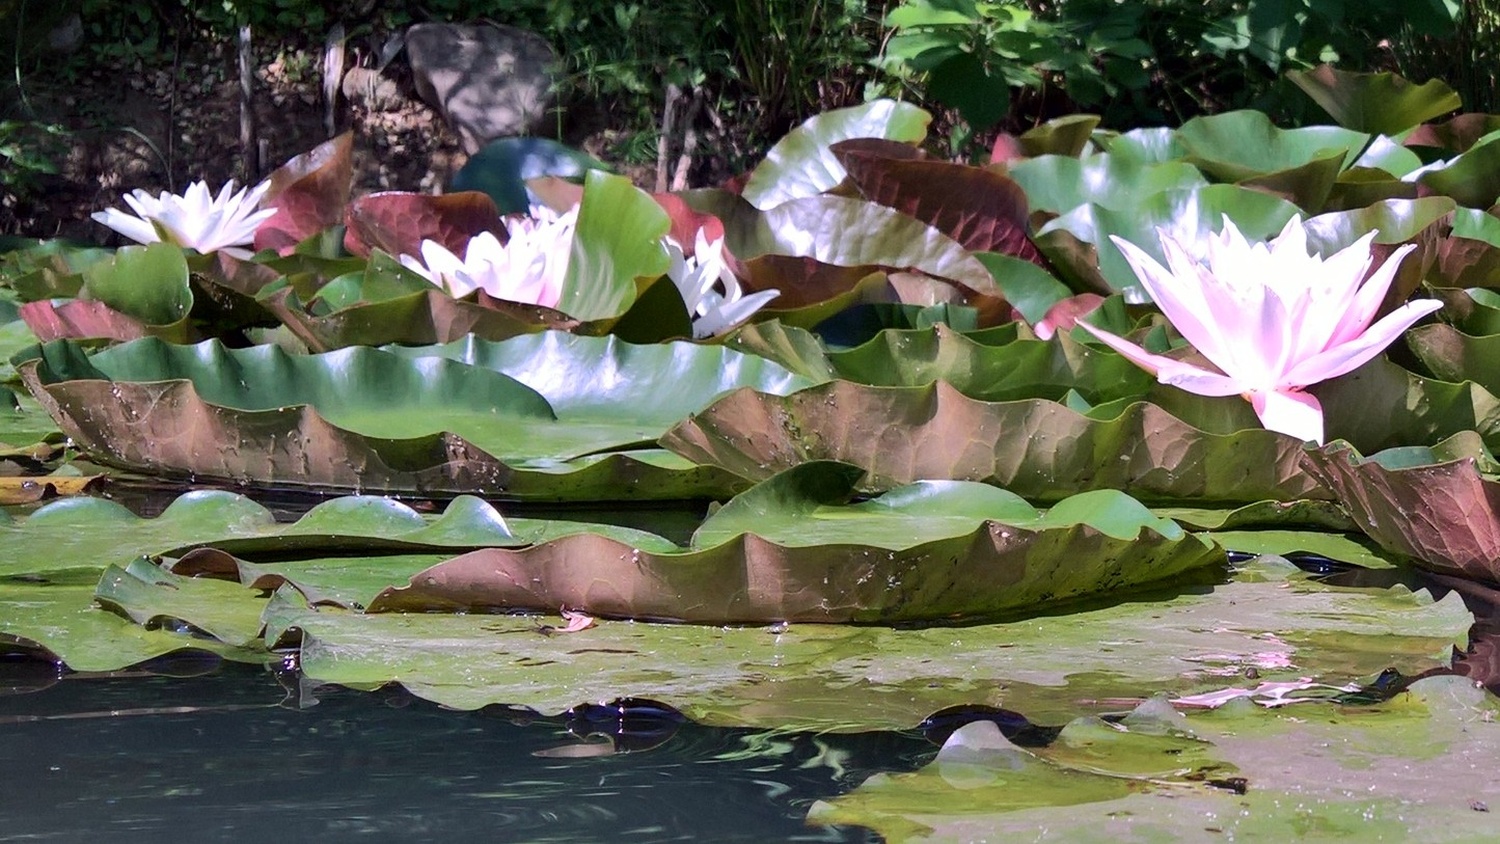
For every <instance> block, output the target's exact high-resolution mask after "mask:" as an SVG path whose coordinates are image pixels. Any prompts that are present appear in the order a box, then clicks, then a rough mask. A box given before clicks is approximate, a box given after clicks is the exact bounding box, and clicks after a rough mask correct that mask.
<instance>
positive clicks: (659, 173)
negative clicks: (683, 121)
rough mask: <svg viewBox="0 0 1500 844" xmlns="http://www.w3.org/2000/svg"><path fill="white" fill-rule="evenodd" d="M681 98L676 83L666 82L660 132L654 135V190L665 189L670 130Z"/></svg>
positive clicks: (670, 149) (669, 149)
mask: <svg viewBox="0 0 1500 844" xmlns="http://www.w3.org/2000/svg"><path fill="white" fill-rule="evenodd" d="M681 100H682V89H681V88H679V87H677V83H675V82H668V83H667V95H666V97H664V98H663V102H662V107H661V134H659V135H657V136H656V192H657V193H665V192H666V190H667V176H668V172H667V166H668V163H667V159H668V158H670V157H671V154H672V132H673V130H674V129H675V128H676V124H677V103H678V102H679V101H681Z"/></svg>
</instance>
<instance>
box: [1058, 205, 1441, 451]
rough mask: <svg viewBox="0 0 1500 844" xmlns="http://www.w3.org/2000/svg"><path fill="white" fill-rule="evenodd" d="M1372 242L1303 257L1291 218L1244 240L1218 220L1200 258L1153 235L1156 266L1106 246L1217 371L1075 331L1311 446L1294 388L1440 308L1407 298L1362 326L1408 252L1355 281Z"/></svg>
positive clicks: (1125, 248)
mask: <svg viewBox="0 0 1500 844" xmlns="http://www.w3.org/2000/svg"><path fill="white" fill-rule="evenodd" d="M1375 234H1376V233H1375V232H1370V233H1369V234H1366V235H1365V236H1364V237H1362V238H1360V239H1359V240H1357V241H1355V242H1354V243H1353V244H1351V245H1349V246H1347V247H1345V248H1344V249H1342V250H1340V251H1339V252H1337V253H1336V254H1334V255H1332V256H1330V257H1328V258H1322V257H1319V256H1315V255H1310V254H1309V253H1308V251H1307V232H1306V231H1305V230H1304V229H1303V225H1302V220H1301V219H1300V218H1298V217H1293V218H1292V220H1291V221H1290V222H1288V223H1287V224H1286V227H1285V228H1283V229H1282V230H1281V234H1279V235H1277V236H1276V237H1275V238H1274V239H1273V240H1271V241H1269V242H1267V243H1255V244H1251V243H1248V242H1247V241H1246V240H1245V237H1244V235H1242V234H1241V233H1240V231H1239V229H1237V228H1235V226H1234V223H1232V222H1231V221H1230V220H1229V219H1228V218H1227V217H1226V218H1225V220H1224V231H1223V232H1222V233H1221V234H1219V235H1216V236H1214V237H1211V238H1209V240H1208V243H1207V248H1206V250H1204V251H1203V255H1204V257H1203V258H1201V259H1195V258H1193V257H1192V255H1191V252H1190V250H1189V249H1188V247H1187V246H1186V245H1184V244H1183V243H1181V242H1179V241H1178V240H1177V239H1176V238H1174V237H1172V236H1171V235H1170V234H1167V233H1165V232H1162V231H1160V230H1158V232H1157V235H1158V237H1159V238H1160V239H1161V246H1162V250H1163V251H1164V252H1165V253H1166V257H1167V266H1166V267H1163V266H1162V265H1161V264H1159V263H1157V261H1156V259H1154V258H1152V257H1151V256H1150V255H1147V254H1146V253H1145V252H1144V251H1143V250H1141V249H1140V248H1139V247H1137V246H1136V245H1135V244H1133V243H1130V242H1128V241H1125V240H1122V239H1120V238H1117V237H1115V238H1112V240H1114V242H1115V245H1116V246H1118V247H1119V248H1120V251H1121V252H1123V253H1124V254H1125V260H1126V261H1128V262H1130V267H1131V269H1133V270H1134V271H1135V274H1136V276H1137V277H1139V278H1140V280H1141V283H1142V284H1143V285H1144V286H1145V287H1146V290H1147V291H1148V292H1149V293H1150V294H1151V298H1152V299H1154V300H1155V301H1156V304H1157V306H1158V307H1159V308H1161V311H1162V313H1163V314H1164V315H1166V318H1167V320H1168V321H1169V322H1171V323H1172V326H1173V327H1174V328H1176V329H1177V332H1178V333H1179V334H1181V335H1182V336H1183V338H1184V339H1186V340H1187V341H1188V342H1189V343H1190V344H1192V345H1193V347H1194V348H1196V349H1197V350H1198V351H1199V352H1200V353H1201V354H1202V355H1203V356H1204V357H1205V358H1207V359H1208V360H1209V361H1210V362H1211V363H1212V364H1213V365H1214V366H1216V367H1218V370H1217V371H1215V370H1211V369H1206V368H1204V367H1201V366H1195V365H1193V364H1191V363H1185V362H1183V361H1178V360H1174V359H1172V358H1169V357H1165V356H1163V355H1155V354H1151V353H1150V352H1147V351H1146V350H1145V349H1143V348H1141V347H1140V346H1137V345H1136V344H1134V343H1131V342H1129V341H1127V340H1124V339H1122V338H1120V337H1117V336H1115V335H1114V334H1111V333H1109V332H1107V331H1103V330H1101V329H1098V328H1095V327H1094V326H1092V325H1088V324H1087V323H1085V322H1082V321H1080V322H1079V323H1078V324H1079V325H1081V326H1083V328H1084V329H1085V330H1087V331H1088V332H1089V333H1091V334H1093V335H1094V336H1095V337H1098V338H1099V339H1100V340H1101V341H1103V342H1104V343H1105V344H1106V345H1108V346H1109V347H1110V348H1112V349H1114V350H1115V351H1117V352H1119V353H1120V354H1122V355H1124V356H1125V357H1126V358H1128V359H1129V360H1130V361H1131V362H1132V363H1134V364H1136V365H1137V366H1139V367H1141V368H1142V369H1145V370H1146V371H1148V372H1150V373H1152V374H1153V375H1155V376H1156V377H1157V380H1158V381H1160V382H1161V383H1163V384H1171V385H1173V386H1176V387H1180V388H1182V389H1184V390H1187V391H1188V392H1191V393H1197V394H1199V395H1203V396H1232V395H1236V394H1238V395H1242V396H1244V397H1245V398H1246V399H1248V400H1249V401H1250V404H1251V405H1252V406H1253V407H1254V408H1255V413H1256V415H1257V416H1259V417H1260V421H1261V424H1263V425H1265V426H1266V427H1267V428H1268V429H1270V430H1273V431H1279V432H1281V433H1284V434H1290V435H1292V436H1294V437H1298V438H1299V439H1302V440H1312V441H1314V442H1317V443H1319V444H1321V443H1322V442H1323V408H1322V406H1321V405H1320V404H1319V403H1318V400H1317V399H1316V398H1314V397H1313V396H1311V395H1309V394H1308V393H1306V392H1304V391H1303V388H1305V387H1307V386H1309V385H1312V384H1316V383H1318V382H1319V381H1325V380H1327V379H1329V378H1335V377H1337V376H1339V375H1343V374H1345V373H1347V372H1351V371H1353V370H1354V369H1356V368H1358V367H1360V366H1362V365H1363V364H1365V363H1366V362H1368V361H1369V360H1370V359H1371V358H1373V357H1375V356H1376V355H1377V354H1379V353H1380V352H1381V350H1383V349H1384V348H1385V347H1386V346H1388V345H1390V344H1391V343H1392V342H1393V341H1394V340H1395V339H1396V338H1397V337H1400V336H1401V334H1402V332H1404V331H1406V329H1408V328H1410V327H1411V326H1412V324H1413V323H1415V322H1416V321H1417V320H1419V319H1421V318H1422V317H1424V316H1426V315H1427V314H1430V313H1432V312H1433V311H1435V310H1438V309H1439V308H1440V307H1442V303H1440V302H1438V301H1437V300H1433V299H1420V300H1416V301H1412V302H1407V303H1406V304H1404V305H1402V306H1401V307H1399V308H1397V309H1396V310H1394V311H1392V312H1391V313H1389V314H1387V315H1386V316H1384V317H1383V318H1381V319H1380V320H1379V321H1378V322H1374V324H1371V323H1372V321H1373V320H1374V318H1375V312H1376V310H1378V309H1379V307H1380V303H1381V300H1382V299H1384V298H1385V294H1386V291H1387V290H1388V289H1389V288H1390V286H1391V281H1392V280H1393V279H1394V278H1395V275H1396V269H1397V267H1398V266H1399V265H1400V263H1401V259H1402V258H1404V257H1406V255H1407V254H1408V253H1409V252H1411V251H1412V250H1413V249H1415V248H1416V247H1414V246H1411V245H1407V246H1403V247H1401V248H1400V249H1397V250H1396V251H1395V253H1394V254H1393V255H1391V257H1390V258H1388V259H1387V260H1386V262H1385V263H1384V264H1382V265H1381V266H1380V268H1379V269H1377V270H1376V271H1375V272H1374V273H1371V274H1370V277H1369V278H1368V279H1365V273H1366V272H1367V271H1368V270H1369V268H1370V264H1371V262H1372V260H1373V259H1372V257H1371V255H1370V244H1371V242H1372V241H1373V240H1374V239H1375ZM1362 280H1363V281H1362Z"/></svg>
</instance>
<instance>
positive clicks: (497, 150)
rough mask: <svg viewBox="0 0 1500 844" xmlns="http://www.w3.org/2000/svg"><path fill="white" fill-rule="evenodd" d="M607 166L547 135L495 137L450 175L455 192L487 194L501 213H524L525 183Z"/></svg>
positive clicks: (527, 204) (526, 200)
mask: <svg viewBox="0 0 1500 844" xmlns="http://www.w3.org/2000/svg"><path fill="white" fill-rule="evenodd" d="M591 170H608V167H607V166H606V165H605V164H604V163H602V162H600V161H599V160H597V159H595V158H594V157H593V156H591V155H588V154H587V153H584V152H580V151H579V150H576V149H573V148H572V147H569V146H565V145H563V144H560V143H558V142H557V141H553V140H550V139H548V138H497V139H495V140H493V141H490V142H489V143H487V144H485V145H484V147H483V148H482V149H480V150H479V152H477V153H475V154H474V155H473V156H471V157H470V158H469V160H468V161H467V162H465V163H464V166H463V167H461V168H459V170H458V172H457V173H454V174H453V184H452V186H451V187H452V188H453V190H456V191H467V190H476V191H483V192H484V193H486V194H488V195H489V197H490V198H491V199H493V200H494V201H495V204H496V205H497V206H498V207H499V209H500V213H502V214H524V213H526V211H527V210H528V209H529V207H530V206H531V204H532V200H531V198H530V195H529V193H528V192H527V190H526V182H527V181H528V180H530V179H537V178H541V177H543V176H558V177H561V178H565V179H577V178H581V177H583V176H585V175H587V174H588V173H589V171H591Z"/></svg>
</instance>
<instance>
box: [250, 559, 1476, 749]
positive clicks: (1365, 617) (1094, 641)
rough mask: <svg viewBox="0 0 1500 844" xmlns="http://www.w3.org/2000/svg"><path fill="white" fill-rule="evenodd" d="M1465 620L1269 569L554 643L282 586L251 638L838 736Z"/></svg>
mask: <svg viewBox="0 0 1500 844" xmlns="http://www.w3.org/2000/svg"><path fill="white" fill-rule="evenodd" d="M1471 619H1472V617H1471V616H1470V615H1469V613H1468V612H1467V611H1466V610H1465V609H1464V608H1463V604H1462V601H1461V600H1460V599H1459V597H1458V596H1457V595H1449V596H1448V597H1446V598H1445V599H1443V600H1442V601H1440V602H1437V603H1436V604H1434V603H1433V602H1432V599H1431V597H1430V596H1428V595H1427V594H1426V593H1416V594H1413V593H1410V592H1407V591H1406V590H1404V589H1401V588H1399V587H1398V588H1395V589H1392V590H1389V591H1384V590H1353V589H1340V588H1337V587H1330V586H1323V585H1320V584H1316V583H1314V582H1312V581H1310V580H1308V579H1307V578H1306V577H1305V576H1303V575H1301V574H1300V573H1298V572H1297V571H1296V570H1295V569H1294V568H1292V567H1291V566H1289V565H1285V564H1271V563H1267V564H1264V565H1262V566H1261V567H1260V568H1257V569H1254V570H1251V571H1247V572H1246V576H1245V577H1244V578H1243V579H1236V580H1234V581H1232V582H1230V583H1228V584H1221V585H1218V586H1214V587H1212V588H1202V587H1198V588H1194V589H1190V590H1187V591H1183V592H1179V593H1176V594H1168V595H1163V596H1161V597H1158V598H1155V599H1151V600H1142V601H1137V602H1111V603H1110V604H1109V605H1107V606H1096V607H1085V608H1079V609H1078V610H1077V611H1075V612H1073V613H1069V614H1062V615H1051V616H1042V617H1038V618H1032V619H1028V620H1026V621H1020V622H1014V623H1007V624H989V625H982V626H974V627H964V628H940V627H934V628H925V629H890V628H879V627H847V626H840V625H823V624H807V625H795V624H794V625H792V626H790V627H789V628H787V629H785V630H782V629H780V628H776V629H773V630H767V629H764V628H734V627H730V628H725V627H711V626H695V625H657V624H645V623H641V622H630V623H622V622H611V621H607V620H601V621H600V622H599V623H598V624H597V625H596V626H595V627H593V628H591V629H589V630H587V631H584V632H583V633H579V634H573V635H562V636H553V635H547V634H546V633H545V632H543V630H541V629H540V625H539V623H538V620H537V619H534V618H533V619H526V618H516V617H507V616H497V615H489V616H486V615H476V614H469V615H457V616H455V615H446V614H441V613H355V612H350V611H347V610H340V609H336V608H327V607H325V608H317V609H311V608H308V607H307V606H306V604H305V602H303V601H302V600H301V599H300V598H299V597H298V596H296V594H295V593H288V592H286V591H285V590H283V592H282V593H278V595H277V596H275V597H273V599H272V601H271V604H270V606H268V607H267V610H266V615H265V621H266V623H267V630H266V637H267V641H268V642H269V641H278V640H279V641H282V642H291V643H295V642H297V641H299V639H300V643H301V647H300V657H301V666H302V669H303V671H304V672H305V673H306V674H307V675H308V677H309V678H311V679H313V680H318V681H323V682H333V683H342V684H346V685H351V686H355V687H361V688H369V687H371V686H373V685H378V684H381V683H385V682H399V683H401V684H402V685H404V686H405V687H406V688H408V689H410V690H411V691H413V692H414V693H416V694H418V695H420V696H423V697H426V698H429V699H431V700H436V701H438V702H441V703H443V704H445V705H448V706H453V707H458V708H463V709H473V708H478V707H480V706H484V705H487V704H491V703H509V704H516V705H523V706H530V707H532V708H534V709H536V710H538V711H540V712H543V713H556V712H560V711H562V710H564V709H567V708H568V707H571V706H573V705H575V704H576V703H578V702H579V701H595V700H613V699H616V698H619V697H632V696H634V697H641V696H648V697H650V698H651V699H653V700H658V701H661V702H663V703H666V704H668V705H671V706H674V707H676V708H677V709H679V710H681V711H682V712H684V713H685V714H686V715H688V717H690V718H693V719H694V720H698V721H701V722H704V723H708V724H719V725H736V726H773V725H774V726H776V727H778V728H783V729H812V730H848V731H859V730H870V729H893V728H894V729H902V728H909V727H911V726H912V725H914V724H916V723H917V722H918V721H920V720H921V719H923V718H924V717H926V716H927V715H929V714H931V713H932V712H934V711H936V710H938V709H942V708H944V707H948V706H954V705H959V704H979V705H989V706H999V705H1002V704H1003V705H1004V706H1006V707H1007V708H1009V709H1013V710H1018V711H1022V712H1026V713H1027V714H1028V716H1029V717H1031V718H1032V719H1033V720H1035V721H1037V722H1040V723H1047V722H1048V721H1049V720H1052V719H1061V720H1067V719H1069V718H1072V717H1075V716H1076V715H1078V714H1080V710H1081V709H1082V710H1083V711H1092V710H1091V709H1087V708H1088V707H1090V706H1091V704H1090V703H1088V702H1087V701H1096V700H1101V699H1107V698H1119V697H1122V696H1123V697H1127V698H1129V697H1137V698H1139V697H1140V696H1141V695H1142V692H1143V691H1145V692H1146V693H1150V692H1155V691H1160V692H1168V693H1172V694H1181V693H1186V692H1191V691H1202V690H1204V689H1211V688H1214V687H1216V686H1219V687H1222V686H1223V685H1224V684H1225V683H1226V682H1228V678H1232V677H1235V676H1242V674H1243V672H1244V671H1245V670H1246V669H1247V668H1250V667H1255V668H1256V669H1257V670H1258V671H1259V672H1260V675H1261V676H1262V677H1264V678H1267V679H1295V678H1298V677H1303V676H1312V677H1316V678H1319V679H1321V680H1323V681H1325V682H1338V683H1342V682H1347V681H1348V680H1349V679H1352V678H1356V677H1359V676H1362V674H1364V673H1374V672H1378V671H1380V670H1381V669H1383V668H1385V667H1387V666H1389V665H1392V664H1397V665H1399V666H1400V668H1401V670H1402V671H1405V672H1409V673H1417V672H1420V671H1422V670H1427V669H1429V668H1432V667H1437V666H1440V665H1445V664H1446V660H1447V658H1448V655H1449V653H1450V652H1451V648H1452V645H1453V642H1454V641H1455V640H1457V639H1458V638H1460V637H1462V636H1463V635H1464V633H1465V631H1466V630H1467V628H1468V625H1469V623H1470V621H1471ZM288 632H290V634H291V635H287V634H288ZM299 633H300V636H299V635H298V634H299ZM1054 722H1055V721H1054Z"/></svg>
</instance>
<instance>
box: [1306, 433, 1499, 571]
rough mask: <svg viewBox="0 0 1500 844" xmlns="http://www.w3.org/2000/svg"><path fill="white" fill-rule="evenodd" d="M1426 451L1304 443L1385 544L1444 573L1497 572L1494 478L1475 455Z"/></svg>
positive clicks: (1322, 474) (1321, 472) (1353, 511)
mask: <svg viewBox="0 0 1500 844" xmlns="http://www.w3.org/2000/svg"><path fill="white" fill-rule="evenodd" d="M1424 451H1425V450H1417V449H1404V450H1398V451H1397V452H1394V453H1392V452H1382V453H1380V454H1375V455H1373V456H1371V457H1361V456H1360V455H1359V454H1358V453H1357V452H1355V451H1354V450H1353V449H1351V448H1349V446H1348V445H1347V444H1339V443H1334V444H1332V445H1330V446H1326V447H1324V448H1322V449H1319V450H1317V451H1309V452H1308V453H1307V466H1308V471H1310V472H1312V473H1313V474H1314V475H1316V476H1317V477H1318V478H1319V479H1321V480H1322V482H1323V483H1324V484H1325V485H1327V486H1328V488H1329V489H1331V490H1333V491H1334V492H1335V493H1336V494H1337V496H1338V500H1339V501H1340V502H1341V503H1342V504H1343V505H1344V509H1346V510H1348V512H1349V515H1350V516H1352V517H1354V520H1355V521H1356V522H1357V523H1358V524H1359V526H1360V528H1361V529H1363V530H1364V532H1365V533H1366V534H1368V535H1369V536H1370V538H1372V539H1374V540H1375V541H1376V542H1378V543H1380V546H1381V547H1382V548H1384V549H1386V550H1387V551H1390V552H1393V553H1396V554H1399V555H1401V556H1403V557H1407V558H1409V559H1410V560H1412V562H1414V563H1415V564H1416V565H1419V566H1421V567H1422V568H1426V569H1430V570H1433V571H1437V572H1440V573H1444V574H1454V575H1458V576H1460V577H1468V578H1472V579H1476V580H1488V581H1494V580H1497V579H1500V570H1497V566H1496V561H1497V560H1500V483H1497V482H1496V481H1494V480H1492V479H1490V478H1487V477H1485V476H1483V475H1481V474H1480V473H1479V470H1478V468H1477V467H1476V465H1475V460H1474V458H1473V457H1459V458H1457V459H1453V458H1451V457H1450V458H1448V459H1441V457H1440V456H1439V455H1436V454H1433V453H1432V452H1431V451H1425V453H1422V452H1424ZM1414 463H1415V465H1414ZM1387 464H1389V465H1387Z"/></svg>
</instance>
